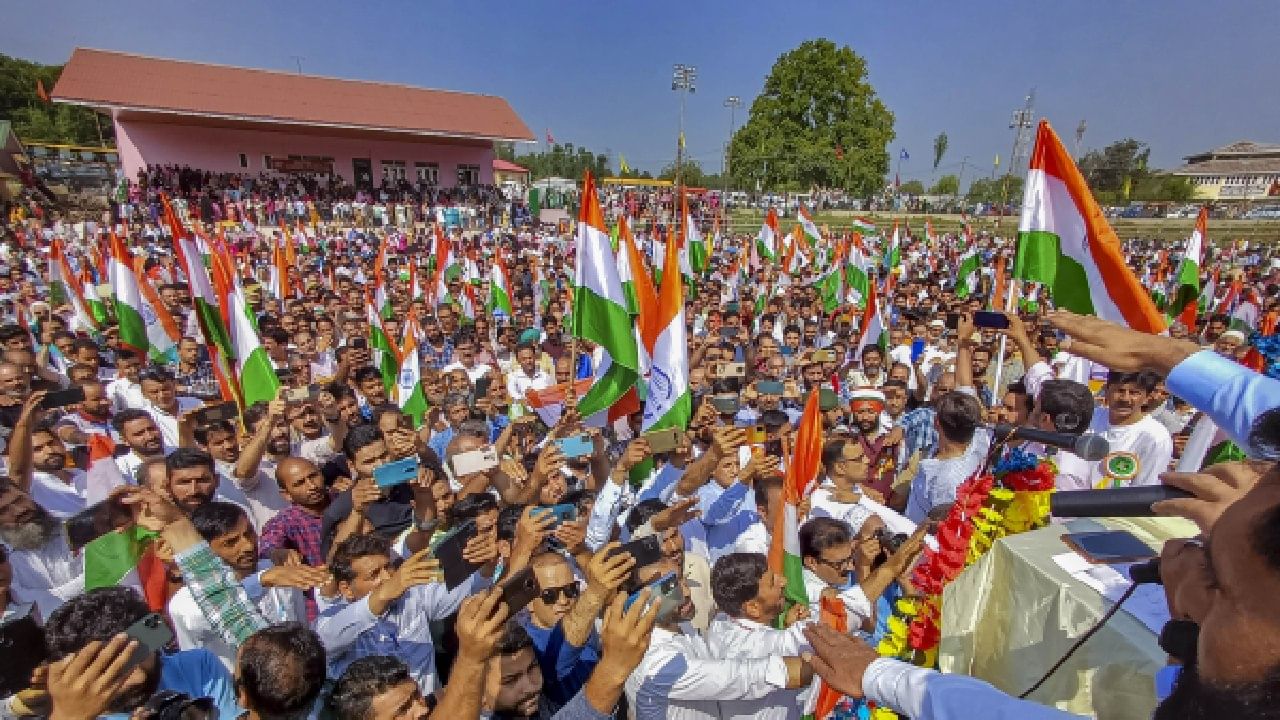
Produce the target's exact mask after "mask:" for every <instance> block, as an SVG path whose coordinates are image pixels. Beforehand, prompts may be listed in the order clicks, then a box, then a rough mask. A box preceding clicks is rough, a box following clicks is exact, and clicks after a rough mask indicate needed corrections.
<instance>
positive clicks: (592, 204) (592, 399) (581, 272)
mask: <svg viewBox="0 0 1280 720" xmlns="http://www.w3.org/2000/svg"><path fill="white" fill-rule="evenodd" d="M581 203H582V204H581V207H580V209H579V212H578V238H577V262H576V263H575V265H574V279H573V313H572V316H571V322H570V325H571V326H572V331H573V335H574V337H579V338H583V339H586V340H590V341H592V342H594V343H596V344H597V345H598V346H599V347H600V349H601V350H602V351H603V352H602V358H601V360H600V362H599V363H598V364H597V366H596V371H595V382H594V383H592V385H591V389H590V390H588V391H587V394H586V395H585V396H584V397H583V398H582V399H581V401H580V402H579V403H578V411H579V412H580V413H581V414H582V416H583V417H587V416H590V415H594V414H595V413H597V412H600V411H601V410H607V409H609V408H611V407H613V405H614V403H616V402H617V401H618V400H620V399H621V398H622V396H623V395H626V394H627V391H629V390H632V389H633V388H634V387H635V384H636V379H637V377H638V375H639V373H638V368H639V357H638V356H639V351H638V350H637V346H636V345H637V344H636V336H635V332H634V330H633V327H632V323H631V315H630V313H628V312H627V298H626V295H625V294H624V293H623V292H622V281H621V280H620V279H619V278H618V262H617V259H616V258H615V257H614V254H613V250H612V248H611V247H610V245H609V233H608V231H607V230H606V229H605V224H604V213H603V212H601V210H600V199H599V197H598V195H597V194H596V184H595V178H593V177H592V176H591V173H587V174H586V178H585V180H584V182H583V189H582V198H581Z"/></svg>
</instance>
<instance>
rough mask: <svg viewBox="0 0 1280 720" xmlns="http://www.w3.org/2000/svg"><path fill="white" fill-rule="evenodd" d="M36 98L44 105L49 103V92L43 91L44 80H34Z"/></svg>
mask: <svg viewBox="0 0 1280 720" xmlns="http://www.w3.org/2000/svg"><path fill="white" fill-rule="evenodd" d="M36 97H38V98H40V102H42V103H44V104H45V105H48V104H49V103H50V100H49V92H48V91H47V90H45V89H44V80H41V79H40V78H36Z"/></svg>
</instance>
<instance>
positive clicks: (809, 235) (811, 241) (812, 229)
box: [798, 205, 822, 248]
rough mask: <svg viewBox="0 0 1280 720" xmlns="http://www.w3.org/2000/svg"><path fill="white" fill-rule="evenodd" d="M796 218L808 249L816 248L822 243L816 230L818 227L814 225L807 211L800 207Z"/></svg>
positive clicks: (820, 235) (820, 236) (819, 233)
mask: <svg viewBox="0 0 1280 720" xmlns="http://www.w3.org/2000/svg"><path fill="white" fill-rule="evenodd" d="M798 216H799V220H800V229H801V230H802V231H804V238H805V242H806V243H807V244H808V245H809V247H813V248H816V247H818V245H819V244H821V243H822V233H821V232H820V231H819V230H818V226H817V225H815V224H814V222H813V216H811V215H810V214H809V211H808V210H805V209H804V206H803V205H801V206H800V211H799V213H798Z"/></svg>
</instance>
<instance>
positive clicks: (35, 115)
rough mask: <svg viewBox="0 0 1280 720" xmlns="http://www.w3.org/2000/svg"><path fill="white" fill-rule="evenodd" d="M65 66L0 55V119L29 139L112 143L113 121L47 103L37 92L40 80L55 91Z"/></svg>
mask: <svg viewBox="0 0 1280 720" xmlns="http://www.w3.org/2000/svg"><path fill="white" fill-rule="evenodd" d="M62 67H63V66H61V65H41V64H39V63H33V62H28V61H26V60H20V59H18V58H12V57H9V56H8V55H0V120H9V121H11V122H12V123H13V129H14V132H16V133H17V135H18V137H19V138H22V139H23V140H26V141H29V142H32V141H33V142H49V143H60V144H66V145H99V144H101V143H103V142H106V143H110V142H112V140H113V139H114V136H113V127H112V125H111V123H109V122H106V123H103V124H101V125H99V124H98V118H97V117H96V113H95V112H94V111H93V110H90V109H88V108H82V107H76V106H73V105H48V104H46V103H45V102H44V101H43V100H41V99H40V98H39V96H38V95H37V94H36V84H37V81H39V82H40V83H41V84H43V85H44V88H45V91H46V92H53V86H54V85H55V84H56V83H57V82H58V77H59V76H60V75H62Z"/></svg>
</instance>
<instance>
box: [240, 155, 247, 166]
mask: <svg viewBox="0 0 1280 720" xmlns="http://www.w3.org/2000/svg"><path fill="white" fill-rule="evenodd" d="M240 167H242V168H247V167H249V156H248V155H246V154H244V153H240Z"/></svg>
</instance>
